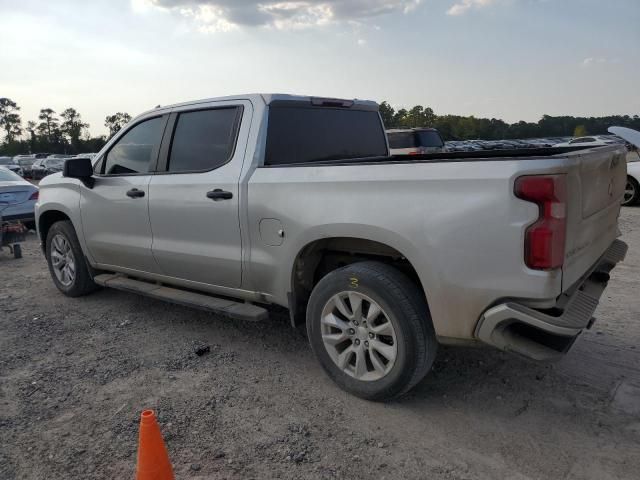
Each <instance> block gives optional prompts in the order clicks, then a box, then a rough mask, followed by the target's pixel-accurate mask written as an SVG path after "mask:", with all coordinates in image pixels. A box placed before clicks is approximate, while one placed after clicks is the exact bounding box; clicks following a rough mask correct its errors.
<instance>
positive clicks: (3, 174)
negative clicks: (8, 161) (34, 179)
mask: <svg viewBox="0 0 640 480" xmlns="http://www.w3.org/2000/svg"><path fill="white" fill-rule="evenodd" d="M16 180H22V177H20V175H17V174H15V173H13V172H12V171H11V170H7V169H6V168H0V182H15V181H16Z"/></svg>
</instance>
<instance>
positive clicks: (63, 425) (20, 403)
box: [0, 208, 640, 480]
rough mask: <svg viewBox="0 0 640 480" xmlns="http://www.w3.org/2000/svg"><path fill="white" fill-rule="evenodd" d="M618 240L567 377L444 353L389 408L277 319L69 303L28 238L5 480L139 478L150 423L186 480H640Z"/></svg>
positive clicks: (0, 416) (9, 280)
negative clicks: (337, 379)
mask: <svg viewBox="0 0 640 480" xmlns="http://www.w3.org/2000/svg"><path fill="white" fill-rule="evenodd" d="M621 228H622V230H623V233H624V237H623V238H624V239H625V240H626V241H627V242H628V243H629V245H630V251H629V254H628V256H627V260H626V262H625V263H624V264H622V265H620V266H619V267H618V268H617V269H616V270H615V271H614V273H613V278H612V280H611V283H610V284H609V288H608V289H607V291H606V292H605V296H604V297H603V299H602V303H601V304H600V307H599V308H598V312H597V316H598V321H597V322H596V324H595V326H594V327H593V329H592V330H590V331H587V332H585V333H584V334H583V335H582V336H581V338H580V339H579V340H578V341H577V343H576V345H575V346H574V348H573V350H572V351H571V352H570V353H569V355H568V356H567V357H566V358H565V359H564V360H562V361H561V362H559V363H557V364H553V365H540V364H535V363H530V362H527V361H524V360H520V359H518V358H515V357H513V356H510V355H507V354H503V353H501V352H497V351H494V350H491V349H483V348H478V349H470V348H465V349H455V348H441V350H440V352H439V354H438V359H437V361H436V364H435V368H434V370H433V371H432V372H431V373H430V374H429V375H428V376H427V377H426V378H425V380H424V381H423V382H422V383H421V384H420V385H418V387H417V388H416V389H415V390H413V391H412V392H411V393H410V394H409V395H408V396H406V397H404V398H403V399H401V400H400V401H396V402H394V403H389V404H377V403H370V402H366V401H363V400H359V399H357V398H354V397H352V396H349V395H348V394H346V393H344V392H342V391H341V390H339V389H338V388H337V387H336V386H334V385H333V384H332V383H331V382H330V381H329V380H328V378H327V377H326V376H325V375H324V374H323V372H322V371H321V369H320V367H319V366H318V364H317V363H316V362H315V361H314V359H313V357H312V354H311V352H310V349H309V348H308V345H307V341H306V339H305V336H304V335H303V333H302V332H299V331H294V330H292V329H291V328H290V327H289V325H288V322H287V319H286V317H285V316H284V315H283V314H282V313H278V312H274V313H273V315H272V317H271V319H270V320H269V321H266V322H264V323H260V324H251V323H243V322H241V321H232V320H225V319H220V318H215V317H214V316H213V315H210V314H207V313H203V312H200V311H196V310H191V309H188V308H184V307H179V306H174V305H169V304H166V303H162V302H159V301H155V300H151V299H147V298H143V297H139V296H136V295H133V294H127V293H123V292H118V291H113V290H102V291H99V292H97V293H95V294H93V295H90V296H88V297H84V298H78V299H71V298H66V297H64V296H63V295H61V294H59V293H58V292H57V290H56V289H55V287H54V286H53V283H52V282H51V280H50V279H49V273H48V271H47V269H46V265H45V261H44V259H43V257H42V255H41V253H40V251H39V248H38V244H37V241H36V238H35V236H34V235H32V236H31V239H30V241H29V242H27V243H26V244H25V245H24V253H25V256H24V258H23V259H22V260H14V259H12V258H11V257H10V256H9V255H8V254H7V252H6V251H5V252H4V253H3V254H0V275H1V278H2V281H1V282H0V312H1V318H0V479H6V480H9V479H45V478H46V479H72V478H73V479H75V478H83V479H84V478H90V479H92V478H95V479H105V478H133V475H134V468H135V459H136V442H137V429H138V419H139V414H140V412H141V411H142V410H143V409H145V408H154V409H155V410H156V411H157V413H158V416H159V420H160V422H161V426H162V431H163V433H164V437H165V440H166V442H167V445H168V449H169V453H170V456H171V459H172V462H173V465H174V469H175V472H176V477H177V478H186V479H198V478H199V479H204V478H214V479H216V478H230V479H236V478H238V479H239V478H256V479H258V478H291V479H293V478H376V479H378V478H389V479H392V478H407V479H411V478H429V479H440V478H443V479H495V478H509V479H560V478H562V479H598V480H603V479H637V478H639V473H638V472H640V345H639V344H640V208H625V209H623V214H622V218H621ZM204 345H209V346H210V349H211V351H210V352H209V353H207V354H204V355H202V356H198V355H196V354H195V353H194V352H195V349H196V348H197V347H199V346H204Z"/></svg>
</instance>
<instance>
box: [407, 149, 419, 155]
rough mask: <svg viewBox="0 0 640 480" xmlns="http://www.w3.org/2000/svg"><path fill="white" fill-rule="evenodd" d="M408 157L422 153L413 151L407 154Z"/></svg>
mask: <svg viewBox="0 0 640 480" xmlns="http://www.w3.org/2000/svg"><path fill="white" fill-rule="evenodd" d="M407 155H420V152H419V151H418V150H411V151H409V152H407Z"/></svg>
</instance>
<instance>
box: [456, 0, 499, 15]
mask: <svg viewBox="0 0 640 480" xmlns="http://www.w3.org/2000/svg"><path fill="white" fill-rule="evenodd" d="M492 3H495V0H460V1H458V3H456V4H454V5H452V6H451V8H449V10H447V15H463V14H465V13H467V11H469V10H471V9H475V8H482V7H486V6H488V5H491V4H492Z"/></svg>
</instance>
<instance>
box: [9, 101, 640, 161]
mask: <svg viewBox="0 0 640 480" xmlns="http://www.w3.org/2000/svg"><path fill="white" fill-rule="evenodd" d="M380 115H381V116H382V120H383V121H384V124H385V127H386V128H412V127H434V128H437V129H438V130H439V131H440V133H441V134H442V136H443V137H444V139H445V140H470V139H483V140H501V139H510V138H536V137H564V136H571V135H574V136H582V135H600V134H606V133H607V128H609V127H610V126H612V125H618V126H622V127H629V128H633V129H635V130H640V116H638V115H634V116H629V115H612V116H607V117H573V116H560V117H553V116H551V115H543V116H542V118H541V119H540V120H539V121H538V122H536V123H533V122H525V121H519V122H516V123H511V124H509V123H506V122H505V121H503V120H500V119H496V118H491V119H489V118H476V117H474V116H461V115H436V114H435V113H434V111H433V110H432V109H431V108H430V107H423V106H422V105H416V106H414V107H412V108H410V109H406V108H400V109H398V110H395V109H394V108H393V107H392V106H391V105H389V103H388V102H386V101H383V102H382V103H381V104H380ZM130 120H131V116H130V115H129V114H128V113H123V112H118V113H114V114H113V115H107V116H106V117H105V121H104V125H105V127H107V129H108V130H109V134H108V135H99V136H95V137H92V136H91V135H90V134H89V130H88V129H89V124H88V123H85V122H84V121H83V120H82V116H81V115H80V113H79V112H78V111H77V110H76V109H75V108H71V107H69V108H66V109H64V110H63V111H62V112H60V114H58V113H56V112H55V111H54V110H53V109H51V108H42V109H41V110H40V113H39V115H38V121H31V120H30V121H27V123H26V124H23V122H22V117H21V116H20V107H19V106H18V105H17V104H16V102H14V101H12V100H11V99H9V98H0V132H2V141H1V142H0V155H17V154H21V153H40V152H43V153H68V154H76V153H88V152H97V151H98V150H100V149H101V148H102V147H103V146H104V144H105V143H106V142H107V140H108V139H109V138H111V137H112V136H113V135H115V134H116V133H117V132H118V131H119V130H120V129H121V128H122V127H123V126H124V125H125V124H126V123H127V122H129V121H130Z"/></svg>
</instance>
